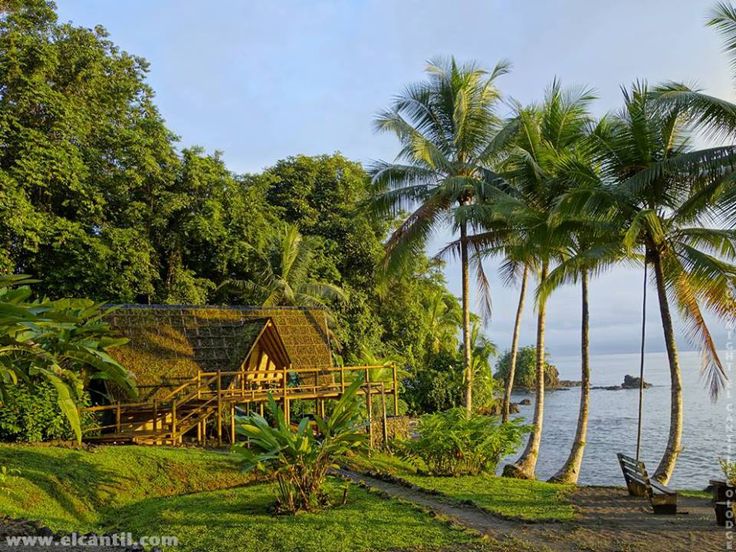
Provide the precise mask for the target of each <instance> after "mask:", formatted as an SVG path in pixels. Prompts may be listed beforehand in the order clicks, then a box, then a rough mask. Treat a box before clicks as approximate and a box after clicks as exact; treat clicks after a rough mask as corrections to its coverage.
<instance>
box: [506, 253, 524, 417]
mask: <svg viewBox="0 0 736 552" xmlns="http://www.w3.org/2000/svg"><path fill="white" fill-rule="evenodd" d="M528 277H529V267H528V266H527V265H524V273H523V274H522V276H521V290H520V291H519V305H518V306H517V307H516V320H515V321H514V335H513V337H512V338H511V359H510V361H509V373H508V374H507V377H506V387H505V389H504V393H503V406H502V409H501V421H502V422H506V421H508V419H509V406H510V405H511V391H512V390H513V388H514V378H515V377H516V357H517V355H518V352H519V333H520V331H521V315H522V313H523V312H524V297H525V296H526V282H527V279H528Z"/></svg>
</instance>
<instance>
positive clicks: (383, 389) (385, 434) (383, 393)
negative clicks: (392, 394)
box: [381, 382, 388, 448]
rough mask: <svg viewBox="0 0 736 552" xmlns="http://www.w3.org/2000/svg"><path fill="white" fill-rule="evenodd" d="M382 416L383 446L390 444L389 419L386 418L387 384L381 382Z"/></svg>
mask: <svg viewBox="0 0 736 552" xmlns="http://www.w3.org/2000/svg"><path fill="white" fill-rule="evenodd" d="M381 417H382V418H383V448H386V446H388V420H387V418H386V385H385V384H384V383H383V382H381Z"/></svg>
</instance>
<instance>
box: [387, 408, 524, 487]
mask: <svg viewBox="0 0 736 552" xmlns="http://www.w3.org/2000/svg"><path fill="white" fill-rule="evenodd" d="M529 429H530V428H529V427H528V426H525V425H522V421H521V420H520V419H516V420H513V421H511V422H506V423H500V421H499V419H498V418H497V417H491V416H482V415H480V414H468V412H467V410H465V409H463V408H453V409H450V410H447V411H445V412H437V413H435V414H425V415H424V416H422V417H421V418H420V419H419V424H418V425H417V430H416V433H417V436H416V438H415V439H411V440H409V441H405V442H403V443H401V445H400V451H401V453H402V454H403V455H404V456H405V457H406V458H407V459H408V460H410V461H412V462H413V463H414V464H415V465H416V466H417V467H418V468H419V469H423V470H426V472H428V473H430V474H432V475H452V476H457V475H477V474H480V473H494V472H495V469H496V466H497V465H498V463H499V462H500V460H501V458H503V457H504V456H507V455H509V454H512V453H513V452H514V451H516V449H517V448H518V447H519V445H520V444H521V439H522V437H523V436H524V434H525V433H528V432H529Z"/></svg>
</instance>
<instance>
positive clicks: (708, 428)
mask: <svg viewBox="0 0 736 552" xmlns="http://www.w3.org/2000/svg"><path fill="white" fill-rule="evenodd" d="M732 354H733V353H732ZM726 358H727V357H726V352H725V351H724V352H722V353H721V360H722V361H723V362H724V364H726ZM554 363H555V365H556V366H557V368H558V370H559V372H560V378H561V379H570V380H579V379H580V361H579V359H578V358H576V357H567V358H566V357H557V358H555V359H554ZM645 363H646V364H645V375H644V380H645V381H647V382H649V383H651V384H652V385H653V387H651V388H649V389H645V390H644V414H643V425H642V445H641V460H643V461H644V462H645V464H646V465H647V469H648V470H649V472H650V473H652V472H654V470H655V469H656V467H657V464H658V463H659V459H660V458H661V456H662V453H663V452H664V449H665V445H666V443H667V434H668V429H669V410H670V388H669V368H668V366H667V358H666V355H665V353H650V354H647V355H646V360H645ZM680 363H681V369H682V378H683V397H684V426H683V435H682V444H683V450H682V453H681V454H680V457H679V459H678V462H677V467H676V469H675V472H674V475H673V478H672V480H671V482H670V484H671V485H672V486H673V487H675V488H681V489H702V488H705V486H706V485H707V484H708V480H709V479H711V478H713V477H720V476H721V471H720V467H719V465H718V459H719V458H721V457H727V456H729V448H730V447H732V450H731V452H730V457H731V458H736V427H730V428H729V427H727V413H728V411H729V410H730V411H731V412H732V413H736V386H734V387H733V389H730V388H728V387H727V389H726V390H725V391H724V392H723V393H722V394H721V396H720V397H719V399H718V400H717V401H716V402H713V401H711V399H710V397H709V395H708V391H707V389H706V387H705V383H704V381H703V380H702V379H701V377H700V356H699V354H698V353H696V352H683V353H681V354H680ZM626 374H631V375H635V376H636V375H638V374H639V355H637V354H616V355H592V356H591V381H592V385H594V386H604V385H618V384H620V383H621V382H622V381H623V379H624V376H625V375H626ZM734 377H736V376H733V375H732V376H731V378H730V380H729V384H728V385H731V384H732V383H733V379H734ZM526 397H528V398H530V399H531V400H532V405H531V406H521V407H520V413H519V414H520V415H521V416H524V417H526V418H527V419H528V420H530V421H531V419H532V417H533V414H534V404H533V401H534V397H533V395H532V394H525V393H514V396H513V399H512V400H513V401H515V402H518V401H520V400H521V399H523V398H526ZM638 397H639V391H638V389H632V390H617V391H606V390H592V391H591V394H590V420H589V427H588V442H587V445H586V448H585V457H584V459H583V466H582V470H581V473H580V483H581V484H589V485H622V484H623V483H624V482H623V477H622V476H621V470H620V469H619V466H618V460H617V459H616V453H617V452H623V453H624V454H628V455H630V456H634V455H635V452H636V425H637V409H638ZM579 400H580V390H579V389H577V388H572V389H569V390H559V391H550V392H548V393H547V394H546V395H545V409H544V412H545V413H544V426H543V432H542V445H541V450H540V456H539V463H538V464H537V477H538V478H539V479H546V478H548V477H550V476H552V475H553V474H554V473H555V472H556V471H557V470H558V469H559V468H560V467H561V466H562V464H563V463H564V461H565V460H566V458H567V455H568V453H569V450H570V445H571V443H572V440H573V437H574V434H575V425H576V422H577V415H578V408H579ZM729 443H732V444H731V445H729Z"/></svg>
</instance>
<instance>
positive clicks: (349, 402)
mask: <svg viewBox="0 0 736 552" xmlns="http://www.w3.org/2000/svg"><path fill="white" fill-rule="evenodd" d="M361 383H362V382H361V381H359V380H356V381H355V382H353V384H352V385H350V387H349V388H348V389H347V390H346V391H345V394H344V395H343V396H342V397H341V398H340V399H339V400H338V401H337V402H336V403H335V405H334V408H333V409H332V412H331V413H330V415H329V416H327V417H325V418H322V417H320V416H315V418H314V424H312V423H310V422H311V420H310V419H309V418H303V419H302V420H301V422H300V423H299V425H298V426H297V427H296V428H294V427H292V426H291V425H290V424H288V423H287V421H286V418H285V416H284V412H283V410H282V409H281V408H280V407H279V406H278V405H277V404H276V401H275V400H274V399H273V397H269V401H268V416H269V417H270V418H272V419H273V423H274V425H273V426H272V425H270V424H269V422H268V420H267V419H266V418H265V417H263V416H261V415H259V414H257V413H254V414H250V415H249V416H246V417H244V418H243V419H242V421H241V424H240V426H239V431H240V433H241V434H242V435H244V436H245V437H247V439H248V441H247V442H244V443H241V444H239V445H238V446H236V447H235V450H236V451H237V452H239V453H240V454H241V455H242V457H243V469H244V470H245V471H257V472H260V473H263V474H266V475H268V476H270V477H273V479H275V481H276V492H277V500H276V510H277V511H278V512H280V513H296V512H298V511H315V510H319V509H321V508H323V507H325V506H328V505H329V497H328V493H327V492H326V490H325V484H326V482H327V475H328V473H329V470H330V469H331V468H337V467H339V465H340V464H341V463H342V462H344V461H346V460H348V459H350V458H354V457H355V456H356V455H357V456H363V457H364V456H366V455H367V438H368V436H367V434H366V432H365V428H364V427H363V423H362V417H361V414H360V407H359V400H358V398H357V392H358V389H359V388H360V385H361Z"/></svg>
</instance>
